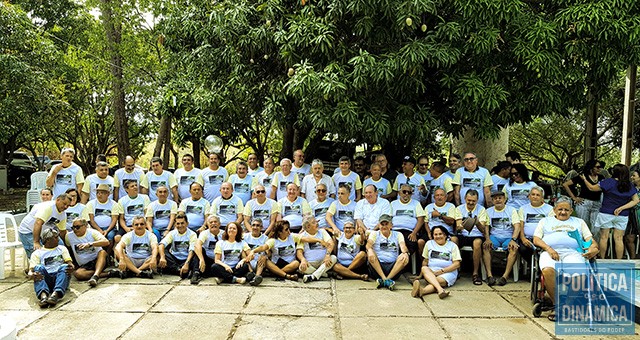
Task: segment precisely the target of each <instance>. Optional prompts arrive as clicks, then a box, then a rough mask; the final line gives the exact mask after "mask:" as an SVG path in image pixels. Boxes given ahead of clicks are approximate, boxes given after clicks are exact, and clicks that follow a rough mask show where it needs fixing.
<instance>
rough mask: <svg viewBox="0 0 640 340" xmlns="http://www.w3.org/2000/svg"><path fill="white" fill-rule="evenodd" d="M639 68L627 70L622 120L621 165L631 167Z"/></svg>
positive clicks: (634, 66) (632, 66)
mask: <svg viewBox="0 0 640 340" xmlns="http://www.w3.org/2000/svg"><path fill="white" fill-rule="evenodd" d="M637 71H638V67H637V66H636V65H631V66H629V68H627V76H626V78H625V87H624V116H623V118H622V160H621V163H622V164H625V165H627V166H630V165H631V150H632V149H633V116H634V113H635V106H636V75H637Z"/></svg>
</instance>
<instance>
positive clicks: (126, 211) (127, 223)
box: [114, 180, 157, 243]
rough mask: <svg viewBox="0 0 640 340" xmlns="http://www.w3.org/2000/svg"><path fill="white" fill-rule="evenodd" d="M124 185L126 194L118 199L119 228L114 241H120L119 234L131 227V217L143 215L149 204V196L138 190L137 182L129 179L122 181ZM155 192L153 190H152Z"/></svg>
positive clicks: (126, 231) (129, 229) (128, 230)
mask: <svg viewBox="0 0 640 340" xmlns="http://www.w3.org/2000/svg"><path fill="white" fill-rule="evenodd" d="M124 186H125V188H126V192H127V196H124V197H122V198H120V200H118V204H119V205H120V207H119V208H118V209H119V212H120V218H119V228H120V229H119V230H118V235H116V237H115V238H114V241H115V242H116V243H118V242H120V237H121V235H124V234H125V233H128V232H130V231H131V230H132V228H133V225H132V223H133V218H134V217H136V216H144V212H145V211H146V210H147V206H149V203H151V201H149V196H147V195H145V194H141V193H139V192H138V183H137V182H135V181H133V180H129V181H125V182H124ZM154 192H155V190H154ZM156 199H157V196H156Z"/></svg>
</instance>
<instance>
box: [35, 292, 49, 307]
mask: <svg viewBox="0 0 640 340" xmlns="http://www.w3.org/2000/svg"><path fill="white" fill-rule="evenodd" d="M48 298H49V294H47V293H46V292H42V293H40V300H38V306H40V308H46V307H47V306H48V305H49V304H48V303H47V299H48Z"/></svg>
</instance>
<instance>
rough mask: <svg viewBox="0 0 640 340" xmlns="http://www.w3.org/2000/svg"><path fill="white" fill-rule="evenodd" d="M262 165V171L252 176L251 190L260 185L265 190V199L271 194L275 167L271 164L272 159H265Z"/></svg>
mask: <svg viewBox="0 0 640 340" xmlns="http://www.w3.org/2000/svg"><path fill="white" fill-rule="evenodd" d="M262 164H263V165H264V169H263V170H262V171H260V172H258V173H257V174H255V175H254V176H253V183H251V188H255V187H256V185H262V186H264V187H265V189H266V190H267V197H271V192H272V191H273V186H272V184H273V179H274V177H275V176H276V172H275V167H276V165H275V163H273V159H271V157H267V158H265V159H264V162H263V163H262Z"/></svg>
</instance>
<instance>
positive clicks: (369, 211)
mask: <svg viewBox="0 0 640 340" xmlns="http://www.w3.org/2000/svg"><path fill="white" fill-rule="evenodd" d="M385 214H386V215H391V204H389V201H387V200H386V199H384V198H381V197H378V189H377V188H376V186H375V185H373V184H369V185H367V186H366V187H364V199H363V200H360V201H358V203H356V210H355V211H354V213H353V218H354V219H355V220H356V226H357V227H364V228H366V229H369V230H372V229H374V228H375V227H376V225H377V224H378V219H379V218H380V216H382V215H385Z"/></svg>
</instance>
